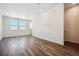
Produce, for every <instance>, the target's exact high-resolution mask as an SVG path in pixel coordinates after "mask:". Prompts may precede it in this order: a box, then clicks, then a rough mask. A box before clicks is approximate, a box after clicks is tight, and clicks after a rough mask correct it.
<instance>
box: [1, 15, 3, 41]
mask: <svg viewBox="0 0 79 59" xmlns="http://www.w3.org/2000/svg"><path fill="white" fill-rule="evenodd" d="M2 27H3V22H2V15H1V14H0V40H1V39H2V37H3V28H2Z"/></svg>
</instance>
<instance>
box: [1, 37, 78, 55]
mask: <svg viewBox="0 0 79 59" xmlns="http://www.w3.org/2000/svg"><path fill="white" fill-rule="evenodd" d="M78 55H79V50H78V49H75V48H73V46H68V45H65V46H61V45H58V44H56V43H53V42H50V41H47V40H44V39H40V38H35V37H33V36H22V37H12V38H4V39H3V40H0V56H78Z"/></svg>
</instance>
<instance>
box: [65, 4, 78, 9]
mask: <svg viewBox="0 0 79 59" xmlns="http://www.w3.org/2000/svg"><path fill="white" fill-rule="evenodd" d="M77 5H79V3H65V4H64V9H69V8H72V7H74V6H77Z"/></svg>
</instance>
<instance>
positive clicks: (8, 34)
mask: <svg viewBox="0 0 79 59" xmlns="http://www.w3.org/2000/svg"><path fill="white" fill-rule="evenodd" d="M11 19H17V20H20V19H19V18H12V17H7V16H3V36H4V37H12V36H23V35H31V29H30V27H29V24H28V23H29V22H30V20H26V22H27V26H26V30H10V27H9V21H10V20H11Z"/></svg>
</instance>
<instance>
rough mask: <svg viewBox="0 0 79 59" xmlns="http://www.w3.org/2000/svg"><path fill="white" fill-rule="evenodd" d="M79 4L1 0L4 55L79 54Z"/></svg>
mask: <svg viewBox="0 0 79 59" xmlns="http://www.w3.org/2000/svg"><path fill="white" fill-rule="evenodd" d="M78 12H79V4H72V3H70V4H68V3H65V4H64V3H0V56H78V55H79V48H78V47H79V38H78V37H79V36H78V32H79V30H78V19H79V18H78V16H79V15H78Z"/></svg>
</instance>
